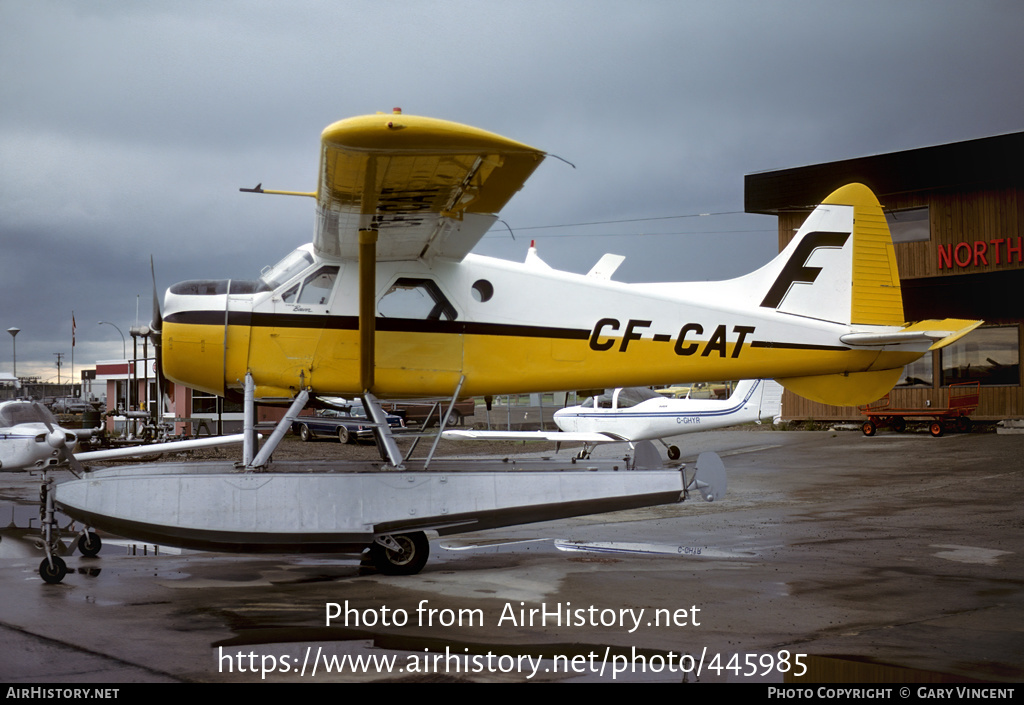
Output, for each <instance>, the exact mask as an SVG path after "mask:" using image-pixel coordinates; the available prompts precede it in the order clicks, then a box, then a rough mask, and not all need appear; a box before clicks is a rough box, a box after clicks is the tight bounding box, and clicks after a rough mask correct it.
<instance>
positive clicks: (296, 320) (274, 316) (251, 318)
mask: <svg viewBox="0 0 1024 705" xmlns="http://www.w3.org/2000/svg"><path fill="white" fill-rule="evenodd" d="M164 320H165V321H166V322H168V323H178V324H182V325H200V326H218V327H222V326H223V325H224V312H223V311H182V312H180V313H173V314H170V315H168V316H167V317H166V318H165V319H164ZM228 324H229V325H232V326H243V327H248V326H252V327H253V328H316V329H319V330H351V331H357V330H359V317H358V316H331V315H318V314H306V313H250V312H248V311H232V312H231V313H230V314H229V315H228ZM376 329H377V330H378V331H387V332H393V333H448V334H454V335H495V336H508V337H513V338H550V339H553V340H589V339H590V333H591V331H589V330H579V329H576V328H554V327H548V326H524V325H518V324H506V323H482V322H474V321H424V320H420V319H415V318H380V317H378V318H377V319H376ZM654 339H655V341H658V342H666V341H667V340H671V339H670V338H669V337H668V336H657V335H656V336H655V337H654ZM750 347H752V348H783V349H786V350H825V351H834V352H841V351H845V350H849V349H850V348H849V347H846V346H842V345H812V344H808V343H786V342H782V341H767V340H754V341H751V342H750Z"/></svg>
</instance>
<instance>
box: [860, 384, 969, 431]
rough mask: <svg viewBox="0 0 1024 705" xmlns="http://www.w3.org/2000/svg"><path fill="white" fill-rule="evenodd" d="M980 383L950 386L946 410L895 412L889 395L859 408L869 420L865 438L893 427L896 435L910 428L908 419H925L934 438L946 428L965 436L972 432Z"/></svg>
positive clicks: (930, 409) (866, 422)
mask: <svg viewBox="0 0 1024 705" xmlns="http://www.w3.org/2000/svg"><path fill="white" fill-rule="evenodd" d="M980 387H981V383H980V382H961V383H959V384H951V385H950V386H949V405H948V406H947V407H946V408H945V409H935V408H926V409H894V408H892V407H890V406H889V395H888V394H886V395H885V397H884V398H883V399H881V400H880V401H878V402H876V403H875V404H874V405H871V404H869V405H868V406H862V407H860V410H861V412H862V413H863V414H864V415H865V416H867V417H868V420H867V421H865V422H864V425H863V426H861V430H862V431H863V432H864V435H865V436H873V435H875V431H877V430H878V429H880V428H885V427H890V428H892V429H893V430H894V431H896V432H898V433H899V432H903V431H905V430H906V428H907V419H925V420H927V421H928V431H929V433H931V434H932V435H933V436H936V437H938V436H941V435H942V434H943V432H944V431H945V430H946V429H947V428H953V427H955V428H956V430H957V431H960V432H961V433H966V432H967V431H970V430H971V418H970V416H971V414H972V413H974V410H975V409H977V408H978V392H979V390H980Z"/></svg>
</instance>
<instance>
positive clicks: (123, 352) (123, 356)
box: [96, 321, 128, 360]
mask: <svg viewBox="0 0 1024 705" xmlns="http://www.w3.org/2000/svg"><path fill="white" fill-rule="evenodd" d="M104 323H106V324H107V325H108V326H114V330H116V331H117V332H118V335H120V336H121V359H122V360H127V359H128V352H127V349H126V348H125V342H124V333H122V332H121V329H120V328H118V327H117V326H116V325H114V324H113V323H111V322H110V321H100V322H99V323H97V324H96V325H98V326H102V325H103V324H104Z"/></svg>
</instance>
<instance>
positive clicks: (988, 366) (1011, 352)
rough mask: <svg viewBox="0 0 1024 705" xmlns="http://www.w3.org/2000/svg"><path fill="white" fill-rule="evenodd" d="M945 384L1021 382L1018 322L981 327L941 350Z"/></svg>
mask: <svg viewBox="0 0 1024 705" xmlns="http://www.w3.org/2000/svg"><path fill="white" fill-rule="evenodd" d="M940 352H941V358H940V359H941V366H942V384H943V385H944V386H945V385H950V384H956V383H957V382H975V381H976V382H981V383H982V384H983V385H993V386H994V385H1012V386H1019V385H1020V332H1019V330H1018V328H1017V326H997V327H992V328H979V329H977V330H975V331H973V332H971V333H969V334H968V335H965V336H964V337H963V338H961V339H960V340H958V341H956V342H955V343H952V344H950V345H948V346H946V347H945V348H943V349H942V350H941V351H940Z"/></svg>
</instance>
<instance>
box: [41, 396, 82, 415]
mask: <svg viewBox="0 0 1024 705" xmlns="http://www.w3.org/2000/svg"><path fill="white" fill-rule="evenodd" d="M50 409H51V410H52V411H53V413H55V414H82V413H85V412H86V411H89V410H90V409H92V405H91V404H88V403H86V402H84V401H82V400H81V399H79V398H78V397H57V398H56V399H54V400H53V404H52V405H51V406H50Z"/></svg>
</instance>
